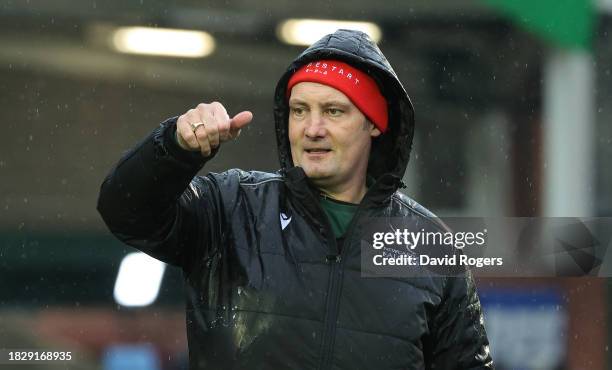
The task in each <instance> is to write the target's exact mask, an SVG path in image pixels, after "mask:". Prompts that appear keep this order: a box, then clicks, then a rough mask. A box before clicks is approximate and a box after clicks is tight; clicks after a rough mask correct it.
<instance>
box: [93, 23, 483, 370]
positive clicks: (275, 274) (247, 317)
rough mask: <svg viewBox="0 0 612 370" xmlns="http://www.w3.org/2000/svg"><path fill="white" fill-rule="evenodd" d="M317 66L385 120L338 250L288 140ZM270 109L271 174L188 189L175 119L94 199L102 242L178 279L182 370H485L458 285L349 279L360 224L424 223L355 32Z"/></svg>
mask: <svg viewBox="0 0 612 370" xmlns="http://www.w3.org/2000/svg"><path fill="white" fill-rule="evenodd" d="M323 58H325V59H338V60H342V61H345V62H347V63H349V64H351V65H353V66H355V67H357V68H359V69H361V70H363V71H366V72H367V73H368V74H369V75H370V76H372V77H373V78H374V79H375V80H376V81H377V83H378V84H379V86H380V88H381V92H382V93H383V95H384V96H385V98H386V99H387V102H388V109H389V130H388V132H387V133H385V134H384V135H382V136H380V137H379V138H377V139H375V140H374V142H373V144H372V149H371V154H370V162H369V166H368V175H369V176H371V177H372V178H373V179H374V180H375V182H374V183H373V184H372V185H371V186H370V187H369V189H368V191H367V193H366V195H365V197H364V199H363V201H362V202H361V204H360V206H359V208H358V210H357V211H356V214H355V216H354V218H353V220H352V222H351V225H350V226H349V228H348V230H347V232H346V233H345V235H344V238H343V239H342V240H341V245H339V244H338V241H337V240H336V239H335V238H334V235H333V232H332V229H331V227H330V225H329V222H328V220H327V218H326V215H325V214H324V212H323V210H322V209H321V207H320V205H319V201H318V193H317V190H316V189H315V188H314V187H313V186H312V185H311V183H310V182H309V180H308V178H307V177H306V176H305V174H304V171H303V170H302V169H301V168H300V167H295V166H293V162H292V158H291V151H290V146H289V140H288V134H287V123H288V107H287V102H286V98H285V87H286V85H287V81H288V79H289V78H290V76H291V75H292V73H294V72H295V71H296V70H297V69H298V68H299V67H300V66H302V65H304V64H306V63H308V62H310V61H314V60H318V59H323ZM274 103H275V104H274V116H275V124H276V135H277V141H278V152H279V157H280V158H279V159H280V164H281V169H280V170H279V171H278V172H276V173H265V172H258V171H242V170H238V169H232V170H228V171H226V172H223V173H220V174H216V173H210V174H208V175H206V176H196V174H197V172H198V171H199V170H200V169H201V168H202V166H203V165H204V163H205V162H206V160H205V159H203V158H202V157H201V156H200V154H199V153H197V152H187V151H184V150H183V149H181V148H180V147H179V146H178V145H177V144H176V142H175V141H174V138H173V136H174V133H175V130H176V118H173V119H169V120H167V121H166V122H164V123H162V124H161V125H160V126H159V127H158V128H157V129H156V130H155V131H154V132H153V133H152V134H151V135H149V136H148V137H147V138H145V139H144V140H143V141H142V142H141V143H139V144H138V145H137V146H136V147H135V148H133V149H132V150H130V151H129V152H128V153H127V154H125V155H124V156H123V158H122V159H121V160H120V161H119V163H118V164H117V165H116V166H115V167H114V168H113V169H112V170H111V172H110V174H109V175H108V176H107V177H106V179H105V180H104V182H103V184H102V187H101V191H100V196H99V199H98V211H99V212H100V214H101V215H102V218H103V219H104V221H105V222H106V224H107V226H108V227H109V229H110V230H111V232H112V233H113V234H114V235H115V236H116V237H117V238H119V239H120V240H122V241H123V242H125V243H127V244H129V245H132V246H134V247H136V248H138V249H140V250H141V251H143V252H145V253H147V254H149V255H151V256H153V257H155V258H157V259H160V260H162V261H164V262H167V263H169V264H173V265H176V266H178V267H180V268H181V269H182V271H183V275H184V281H185V292H186V325H187V337H188V344H189V362H190V369H321V370H322V369H381V370H382V369H448V370H450V369H461V370H465V369H492V368H493V365H492V360H491V357H490V355H489V351H488V340H487V336H486V333H485V329H484V326H483V318H482V313H481V308H480V303H479V300H478V296H477V293H476V290H475V287H474V283H473V280H472V277H471V275H470V274H469V272H468V273H466V274H465V275H463V276H461V277H452V278H451V277H431V278H422V277H419V278H401V279H400V278H362V277H361V275H360V263H361V261H360V238H361V235H360V232H361V230H362V229H363V226H364V223H366V222H367V219H368V217H403V218H405V219H407V220H414V221H415V222H419V221H422V220H426V219H432V218H433V217H434V215H433V214H431V213H430V212H429V211H427V210H426V209H425V208H424V207H422V206H420V205H419V204H417V203H416V202H415V201H413V200H412V199H410V198H408V197H407V196H405V195H403V194H402V193H400V192H399V191H398V187H399V186H400V185H401V178H402V177H403V174H404V171H405V169H406V165H407V163H408V159H409V154H410V148H411V144H412V137H413V131H414V114H413V108H412V104H411V102H410V99H409V98H408V95H407V94H406V91H405V90H404V88H403V87H402V84H401V83H400V81H399V79H398V78H397V76H396V74H395V72H394V71H393V69H392V68H391V66H390V65H389V63H388V62H387V60H386V59H385V57H384V55H383V54H382V52H381V51H380V50H379V49H378V47H377V46H376V45H375V44H374V43H373V42H372V41H371V40H370V39H369V38H368V36H367V35H365V34H364V33H361V32H357V31H348V30H339V31H337V32H335V33H334V34H331V35H328V36H326V37H324V38H322V39H321V40H319V41H318V42H316V43H315V44H313V45H312V46H311V47H309V48H308V49H307V50H305V51H304V52H303V53H302V54H301V55H300V56H299V57H298V58H297V59H296V60H295V61H294V62H293V63H292V64H291V65H290V67H289V68H288V69H287V72H286V73H285V74H284V75H283V76H282V77H281V78H280V80H279V82H278V85H277V88H276V91H275V102H274ZM430 224H431V225H434V226H432V227H433V228H437V229H441V228H442V226H440V225H437V224H435V223H430Z"/></svg>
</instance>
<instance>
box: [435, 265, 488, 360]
mask: <svg viewBox="0 0 612 370" xmlns="http://www.w3.org/2000/svg"><path fill="white" fill-rule="evenodd" d="M447 279H448V280H447V283H446V287H445V297H444V300H443V301H442V303H441V304H440V306H439V307H438V309H437V310H436V314H435V317H434V321H433V323H432V326H433V328H432V334H433V335H432V338H431V340H432V346H431V347H432V351H431V354H430V355H431V358H430V360H429V364H428V366H427V368H428V369H436V370H455V369H456V370H468V369H469V370H472V369H478V370H485V369H486V370H489V369H494V365H493V360H492V359H491V355H490V353H489V340H488V338H487V333H486V331H485V327H484V318H483V314H482V309H481V306H480V300H479V299H478V294H477V292H476V286H475V285H474V280H473V278H472V274H471V273H470V272H469V271H467V273H466V274H465V275H464V276H461V277H449V278H447Z"/></svg>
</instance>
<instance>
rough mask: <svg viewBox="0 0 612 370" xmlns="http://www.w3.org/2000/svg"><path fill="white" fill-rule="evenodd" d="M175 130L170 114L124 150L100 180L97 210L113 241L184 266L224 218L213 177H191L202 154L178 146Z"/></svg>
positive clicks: (201, 252) (201, 253) (215, 240)
mask: <svg viewBox="0 0 612 370" xmlns="http://www.w3.org/2000/svg"><path fill="white" fill-rule="evenodd" d="M175 132H176V118H171V119H169V120H167V121H165V122H163V123H162V124H161V125H160V126H159V127H158V128H157V129H155V130H154V131H153V132H152V133H151V134H150V135H149V136H147V137H146V138H145V139H144V140H142V141H141V142H140V143H139V144H138V145H136V146H135V147H134V148H132V149H131V150H129V151H128V152H127V153H126V154H124V155H123V157H122V158H121V159H120V160H119V162H118V163H117V164H116V165H115V166H114V167H113V169H112V170H111V171H110V173H109V174H108V176H107V177H106V178H105V180H104V181H103V183H102V186H101V189H100V194H99V197H98V204H97V209H98V212H99V213H100V215H101V216H102V219H103V220H104V222H105V223H106V225H107V226H108V228H109V230H110V231H111V232H112V233H113V234H114V235H115V236H116V237H117V238H118V239H119V240H121V241H123V242H124V243H126V244H129V245H131V246H133V247H136V248H138V249H140V250H141V251H143V252H145V253H147V254H148V255H150V256H152V257H154V258H157V259H159V260H161V261H164V262H166V263H170V264H173V265H176V266H180V267H185V265H186V263H187V262H189V261H194V259H196V258H205V257H206V256H205V255H206V254H207V253H208V252H209V251H210V249H211V248H212V247H214V246H215V245H218V244H219V240H220V237H221V235H222V234H223V232H222V227H223V226H222V225H223V224H224V220H223V211H222V201H221V196H220V192H219V187H218V184H217V182H216V181H215V179H216V177H214V176H212V175H209V176H206V177H201V176H195V175H196V174H197V172H198V171H199V170H200V169H201V168H202V166H203V165H204V163H205V162H206V160H207V159H205V158H203V157H202V156H201V154H200V153H199V152H190V151H186V150H184V149H182V148H181V147H180V146H179V145H178V143H177V142H176V140H175V137H174V135H175ZM203 246H206V248H205V249H203V248H204V247H203Z"/></svg>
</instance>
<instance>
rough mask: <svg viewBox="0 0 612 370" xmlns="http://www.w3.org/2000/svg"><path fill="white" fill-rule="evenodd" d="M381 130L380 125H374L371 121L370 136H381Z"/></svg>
mask: <svg viewBox="0 0 612 370" xmlns="http://www.w3.org/2000/svg"><path fill="white" fill-rule="evenodd" d="M380 134H381V132H380V130H379V129H378V127H376V126H374V124H373V123H372V122H370V136H371V137H378V136H380Z"/></svg>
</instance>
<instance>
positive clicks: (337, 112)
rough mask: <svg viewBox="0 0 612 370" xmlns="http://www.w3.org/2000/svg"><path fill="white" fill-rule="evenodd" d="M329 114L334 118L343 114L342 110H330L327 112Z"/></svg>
mask: <svg viewBox="0 0 612 370" xmlns="http://www.w3.org/2000/svg"><path fill="white" fill-rule="evenodd" d="M327 113H329V115H330V116H332V117H337V116H339V115H341V114H342V113H343V112H342V111H341V110H340V109H336V108H329V109H328V110H327Z"/></svg>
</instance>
